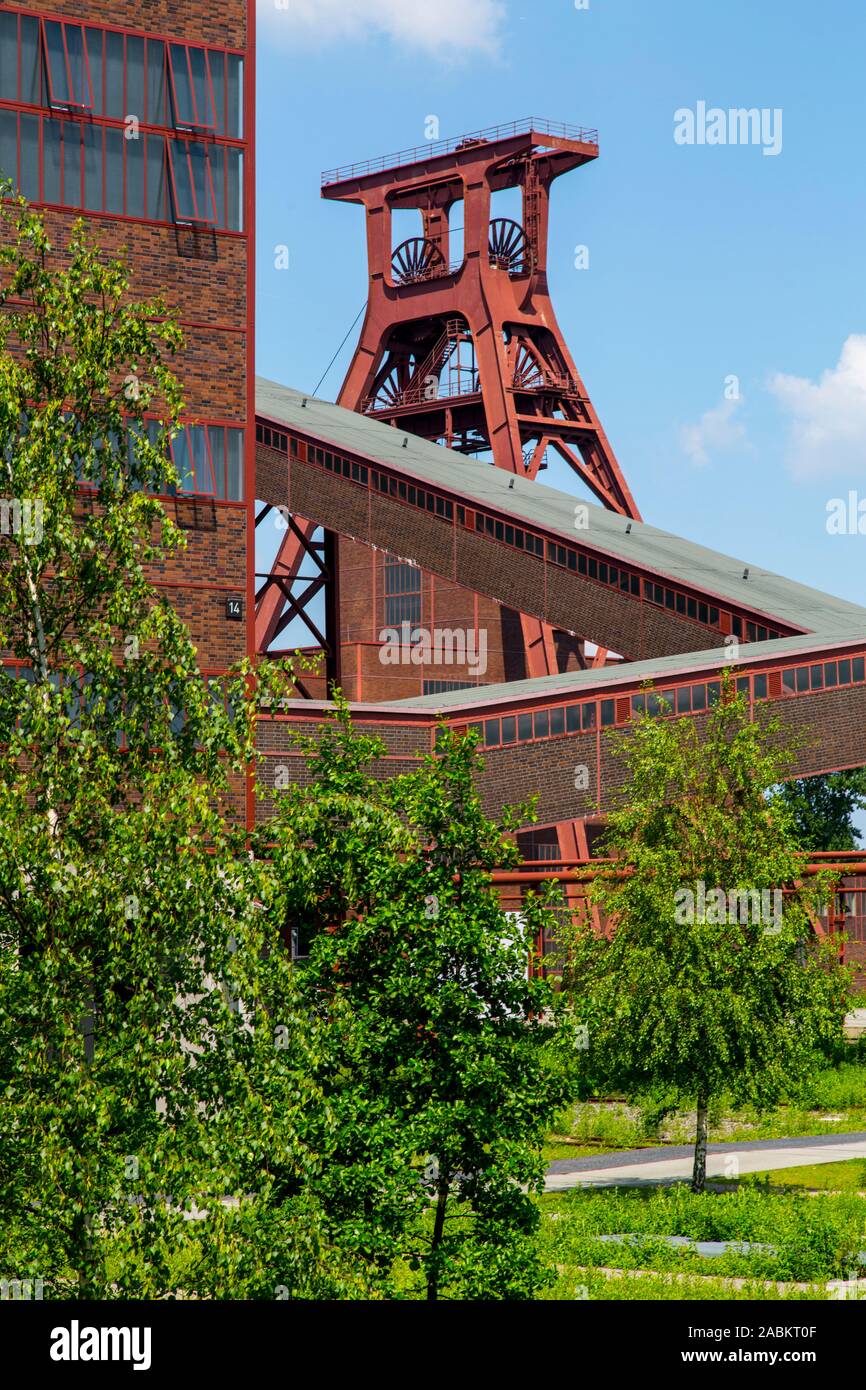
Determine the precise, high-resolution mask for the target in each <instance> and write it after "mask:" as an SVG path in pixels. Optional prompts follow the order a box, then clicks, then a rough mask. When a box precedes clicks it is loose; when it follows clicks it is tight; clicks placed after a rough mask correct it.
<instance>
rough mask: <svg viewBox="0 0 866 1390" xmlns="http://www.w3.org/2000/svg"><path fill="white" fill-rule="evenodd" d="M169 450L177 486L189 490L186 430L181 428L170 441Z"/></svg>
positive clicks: (190, 466)
mask: <svg viewBox="0 0 866 1390" xmlns="http://www.w3.org/2000/svg"><path fill="white" fill-rule="evenodd" d="M171 451H172V455H173V458H174V466H175V468H176V470H177V476H178V487H179V488H181V490H182V491H183V492H191V491H192V486H193V481H194V479H193V469H192V459H191V458H190V452H189V439H188V437H187V432H186V430H184V429H182V430H181V431H180V433H179V434H177V435H176V436H175V438H174V439H173V440H172V441H171Z"/></svg>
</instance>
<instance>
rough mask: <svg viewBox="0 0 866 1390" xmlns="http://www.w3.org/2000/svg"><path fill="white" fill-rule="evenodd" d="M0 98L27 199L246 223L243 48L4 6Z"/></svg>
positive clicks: (12, 160)
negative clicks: (200, 136)
mask: <svg viewBox="0 0 866 1390" xmlns="http://www.w3.org/2000/svg"><path fill="white" fill-rule="evenodd" d="M0 103H4V104H5V105H0V174H2V176H4V177H6V178H9V179H11V180H12V182H13V184H14V185H15V188H16V191H18V192H20V193H22V194H23V195H24V197H26V198H27V199H28V200H29V201H30V202H34V203H40V202H41V203H49V204H53V205H55V206H60V207H71V208H84V209H85V210H86V211H88V212H107V213H113V214H116V215H119V216H126V217H140V218H145V219H147V220H150V221H158V222H172V221H177V222H181V223H196V224H204V225H207V226H214V227H218V228H222V229H224V230H226V231H233V232H239V231H242V230H243V221H244V219H243V203H244V179H243V174H244V170H243V150H242V149H240V148H239V147H238V146H236V145H230V144H227V143H223V142H224V141H227V140H234V141H237V140H240V139H241V138H242V135H243V58H242V57H241V55H240V54H237V53H229V52H227V51H225V50H222V49H209V48H203V47H199V46H196V45H190V44H174V43H172V44H166V43H165V42H164V41H163V40H162V39H151V38H145V37H144V36H142V35H137V34H127V33H121V32H118V31H116V30H108V29H101V28H98V27H95V26H93V25H87V26H85V25H82V24H80V23H78V22H76V21H70V20H59V19H51V18H43V19H38V18H36V17H31V16H28V15H20V14H15V13H10V12H8V11H0ZM9 103H17V104H19V105H20V106H22V107H23V106H29V107H42V108H43V110H45V108H49V110H48V111H47V112H46V113H45V114H40V113H39V112H38V111H34V110H19V111H16V110H14V109H12V108H11V107H10V105H9ZM132 118H134V121H133V119H132ZM179 131H180V132H188V133H189V134H193V133H194V132H196V131H201V132H202V133H207V136H208V143H207V145H204V144H203V143H202V142H201V141H196V140H191V139H188V138H184V136H183V134H180V135H178V132H179Z"/></svg>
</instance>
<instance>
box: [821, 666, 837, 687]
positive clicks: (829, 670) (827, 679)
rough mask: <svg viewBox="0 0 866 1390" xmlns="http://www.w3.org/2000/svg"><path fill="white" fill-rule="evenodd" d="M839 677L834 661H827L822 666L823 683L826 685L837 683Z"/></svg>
mask: <svg viewBox="0 0 866 1390" xmlns="http://www.w3.org/2000/svg"><path fill="white" fill-rule="evenodd" d="M838 683H839V678H838V676H837V674H836V663H835V661H828V662H827V663H826V665H825V666H824V684H825V685H826V686H834V685H838Z"/></svg>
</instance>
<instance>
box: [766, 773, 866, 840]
mask: <svg viewBox="0 0 866 1390" xmlns="http://www.w3.org/2000/svg"><path fill="white" fill-rule="evenodd" d="M779 794H780V797H781V799H782V800H783V801H784V802H785V803H786V804H787V805H788V807H789V808H790V810H791V812H792V814H793V817H794V823H795V826H796V829H797V838H798V840H799V843H800V846H801V848H803V849H808V850H851V849H858V848H859V846H860V836H859V834H858V832H857V829H856V827H855V825H854V815H855V812H857V811H862V810H863V809H864V807H866V768H863V767H858V768H852V769H849V770H848V771H846V772H830V773H826V774H825V775H824V776H821V777H800V778H797V779H795V780H794V781H791V782H785V783H784V784H783V785H782V786H781V787H780V788H779Z"/></svg>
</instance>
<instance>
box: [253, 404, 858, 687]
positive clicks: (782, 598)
mask: <svg viewBox="0 0 866 1390" xmlns="http://www.w3.org/2000/svg"><path fill="white" fill-rule="evenodd" d="M256 413H257V414H258V415H260V416H262V417H263V418H264V419H266V420H269V421H272V422H274V423H277V424H283V425H286V426H288V427H290V428H292V429H296V430H298V431H300V432H301V433H303V434H307V435H310V436H311V437H313V438H314V439H317V440H319V441H320V442H321V443H324V444H330V445H331V446H332V447H333V448H335V449H341V450H344V451H346V452H347V453H350V454H354V455H357V456H359V457H362V458H364V459H367V460H369V462H370V463H373V464H375V463H377V462H378V463H382V464H384V465H385V466H387V467H390V468H393V469H394V470H395V471H396V472H399V473H402V474H403V475H405V476H406V477H407V478H412V479H414V480H415V481H417V482H420V483H427V484H429V485H430V486H431V487H439V488H442V489H445V490H447V491H449V492H452V493H456V494H459V495H461V496H462V497H464V498H465V499H466V501H467V503H468V504H470V505H472V504H475V505H477V506H479V507H486V508H488V509H490V510H494V511H497V512H499V513H501V514H502V515H504V516H508V517H510V518H512V519H513V520H514V521H515V522H517V523H518V524H520V523H523V524H525V525H528V526H531V527H532V526H534V527H537V528H539V529H542V530H545V531H549V532H552V533H554V534H557V535H560V536H562V538H563V539H566V540H569V541H572V542H579V543H581V544H584V545H589V546H591V547H593V548H596V549H598V550H599V551H600V552H603V553H606V554H608V555H610V556H612V557H613V558H615V559H617V560H622V561H623V562H624V563H625V564H631V565H634V566H636V567H638V568H647V569H650V570H652V571H653V572H655V573H656V574H658V575H659V577H661V578H668V579H670V580H671V581H672V582H674V583H676V582H679V583H681V584H685V585H688V586H690V587H693V588H696V589H698V590H701V591H703V592H705V593H707V594H708V595H715V596H716V597H718V598H720V599H723V600H724V599H727V600H729V601H730V602H731V603H733V604H734V605H743V606H745V607H747V608H749V609H754V610H756V611H757V612H763V613H765V614H767V615H768V616H770V617H775V618H778V619H779V620H781V621H782V622H784V623H790V624H791V626H793V627H798V628H801V629H805V632H804V633H803V635H801V636H793V637H785V638H781V639H778V640H776V641H772V642H750V643H748V644H745V645H744V646H742V647H741V649H740V650H741V656H742V657H743V658H747V659H748V661H749V663H750V664H751V663H752V662H754V661H755V660H760V659H761V658H762V657H765V658H766V659H767V660H768V661H771V660H773V659H774V658H775V657H779V656H785V655H788V654H790V655H791V657H792V658H795V657H796V656H797V655H799V654H800V653H803V654H804V655H805V654H807V653H808V652H810V651H820V650H821V649H822V647H828V646H834V645H842V644H845V643H848V642H851V643H862V642H864V641H866V607H861V606H860V605H858V604H855V603H850V602H848V601H847V600H846V599H841V598H836V597H835V596H834V595H832V594H825V593H822V592H821V591H820V590H819V589H812V588H809V587H808V586H807V585H805V584H798V583H797V582H796V581H795V580H792V579H785V578H784V577H783V576H782V575H778V574H774V573H773V572H772V571H770V570H766V569H763V568H762V567H761V566H759V565H755V564H754V562H752V561H744V560H738V559H734V558H733V557H732V556H729V555H724V554H722V553H721V552H720V551H715V550H710V549H708V548H707V547H706V546H701V545H695V544H694V543H693V542H692V541H687V540H683V538H682V537H680V536H674V535H672V534H671V533H670V532H668V531H661V530H659V529H658V527H656V526H649V525H647V524H646V522H641V521H629V520H628V519H627V518H625V517H622V516H620V515H618V514H617V513H615V512H611V511H608V510H607V509H606V508H604V507H600V506H597V505H596V504H595V503H590V502H584V501H583V499H579V498H576V497H574V496H572V495H571V494H569V493H565V492H559V491H557V490H556V489H555V488H551V487H547V486H545V484H544V483H539V482H537V481H533V480H532V479H529V478H521V477H516V476H514V475H512V474H508V473H506V472H505V471H504V470H503V469H499V468H495V467H493V466H492V465H490V464H488V463H482V462H480V461H479V460H478V459H473V458H470V457H467V456H465V455H462V454H458V453H456V452H455V451H454V450H451V449H445V448H442V447H441V446H440V445H438V444H431V443H428V442H427V441H426V440H424V439H419V438H418V437H417V436H416V435H412V434H406V433H405V432H404V431H403V430H400V429H395V428H394V427H393V426H391V425H385V424H382V423H381V421H378V420H372V419H370V418H369V417H367V416H364V415H360V414H358V413H357V412H355V411H352V410H346V409H344V408H343V407H342V406H338V405H334V404H333V403H332V402H330V401H323V400H318V399H317V398H315V397H313V396H305V395H303V393H302V392H300V391H295V390H293V389H292V388H291V387H288V386H280V385H279V384H278V383H276V382H273V381H267V380H266V379H264V378H263V377H257V378H256ZM577 505H581V506H586V508H587V514H588V523H589V524H588V526H587V527H582V528H581V529H579V530H578V529H577V528H576V526H575V507H576V506H577ZM627 527H628V528H629V530H628V532H627V531H626V528H627ZM747 569H748V579H744V577H743V576H744V572H745V571H746V570H747ZM577 625H579V624H577ZM727 664H729V654H727V653H726V652H725V649H724V648H707V649H704V650H701V651H697V652H686V653H681V654H677V655H673V656H661V657H654V658H652V659H650V660H645V661H634V662H625V663H621V664H619V665H616V666H612V667H607V668H602V669H600V670H590V671H571V672H567V673H564V674H560V675H554V676H543V677H539V678H537V679H533V680H523V681H511V682H507V683H500V684H498V685H484V686H478V687H473V688H469V689H465V690H452V691H445V692H443V693H441V694H438V695H426V696H415V697H412V698H410V699H407V700H400V701H389V702H388V705H389V707H392V708H393V707H401V708H408V707H411V708H413V709H418V710H431V711H434V710H449V709H452V710H453V709H458V708H468V707H471V706H472V705H474V704H494V703H497V702H499V701H503V700H505V701H511V700H515V701H516V700H521V699H527V698H534V697H537V696H543V695H551V696H555V695H556V694H557V693H559V692H565V691H573V690H574V691H578V692H580V691H583V690H587V691H589V690H593V689H597V688H598V687H602V686H605V685H615V684H620V683H622V682H626V681H630V680H638V681H639V680H643V679H649V678H653V679H654V680H656V681H659V680H661V681H663V680H664V679H665V677H666V676H668V677H670V678H673V677H674V675H676V674H682V673H687V672H689V671H691V670H700V669H706V668H708V667H714V666H715V667H717V668H720V667H723V666H725V665H727Z"/></svg>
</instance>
